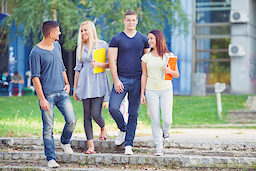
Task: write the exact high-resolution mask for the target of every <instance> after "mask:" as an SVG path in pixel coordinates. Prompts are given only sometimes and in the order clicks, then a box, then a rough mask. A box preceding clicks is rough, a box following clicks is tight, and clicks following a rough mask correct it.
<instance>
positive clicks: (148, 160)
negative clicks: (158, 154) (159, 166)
mask: <svg viewBox="0 0 256 171" xmlns="http://www.w3.org/2000/svg"><path fill="white" fill-rule="evenodd" d="M153 159H154V157H153V156H147V157H146V158H145V160H146V163H147V164H149V165H154V163H153Z"/></svg>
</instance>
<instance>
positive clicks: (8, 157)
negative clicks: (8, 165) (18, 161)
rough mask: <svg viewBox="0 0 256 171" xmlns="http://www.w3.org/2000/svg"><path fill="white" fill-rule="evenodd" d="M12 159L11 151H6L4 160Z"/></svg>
mask: <svg viewBox="0 0 256 171" xmlns="http://www.w3.org/2000/svg"><path fill="white" fill-rule="evenodd" d="M10 159H12V154H11V153H4V160H10Z"/></svg>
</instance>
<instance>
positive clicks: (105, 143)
mask: <svg viewBox="0 0 256 171" xmlns="http://www.w3.org/2000/svg"><path fill="white" fill-rule="evenodd" d="M109 144H110V143H109V141H101V148H102V149H103V150H105V149H106V150H107V149H109Z"/></svg>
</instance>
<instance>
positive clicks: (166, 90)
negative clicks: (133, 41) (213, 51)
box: [141, 30, 179, 156]
mask: <svg viewBox="0 0 256 171" xmlns="http://www.w3.org/2000/svg"><path fill="white" fill-rule="evenodd" d="M148 44H149V46H150V49H151V50H150V53H147V54H145V55H144V56H143V57H142V58H141V60H142V62H141V65H142V76H141V103H142V104H145V102H146V99H147V103H148V107H149V112H150V115H151V127H152V134H153V140H154V144H155V146H156V153H155V155H157V156H161V155H163V138H169V134H168V131H169V129H170V127H171V124H172V106H173V88H172V80H165V79H164V78H163V76H164V74H169V75H170V76H171V77H174V78H178V77H179V70H178V66H177V63H176V65H175V69H174V70H172V69H171V68H170V66H169V65H168V60H169V58H177V57H176V56H175V55H174V54H173V53H171V52H170V51H169V50H168V49H167V46H166V42H165V37H164V34H163V33H162V31H160V30H152V31H150V32H149V33H148ZM160 111H161V115H160ZM160 116H162V125H160V120H161V119H160ZM161 129H162V131H163V132H161Z"/></svg>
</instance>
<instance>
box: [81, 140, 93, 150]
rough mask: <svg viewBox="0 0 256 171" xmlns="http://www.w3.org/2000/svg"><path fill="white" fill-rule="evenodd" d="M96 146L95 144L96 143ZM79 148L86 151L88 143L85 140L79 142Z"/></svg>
mask: <svg viewBox="0 0 256 171" xmlns="http://www.w3.org/2000/svg"><path fill="white" fill-rule="evenodd" d="M94 146H95V143H94ZM78 148H79V149H86V148H87V143H86V142H85V141H83V140H80V141H78Z"/></svg>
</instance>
